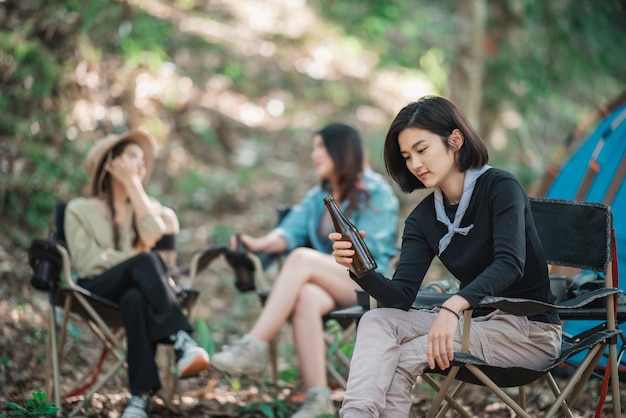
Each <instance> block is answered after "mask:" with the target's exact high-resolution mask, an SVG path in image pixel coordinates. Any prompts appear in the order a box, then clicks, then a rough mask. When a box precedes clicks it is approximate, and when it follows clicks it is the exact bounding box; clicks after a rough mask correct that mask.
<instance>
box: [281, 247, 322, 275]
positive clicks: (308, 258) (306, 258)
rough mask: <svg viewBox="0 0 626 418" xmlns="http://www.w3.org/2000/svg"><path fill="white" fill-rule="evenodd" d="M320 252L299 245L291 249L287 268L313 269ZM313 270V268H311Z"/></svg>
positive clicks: (285, 267) (286, 264)
mask: <svg viewBox="0 0 626 418" xmlns="http://www.w3.org/2000/svg"><path fill="white" fill-rule="evenodd" d="M319 256H320V252H319V251H317V250H314V249H312V248H306V247H299V248H296V249H295V250H293V251H291V252H290V253H289V255H288V256H287V258H286V259H285V264H284V265H283V270H285V269H298V270H299V271H301V270H302V269H305V270H306V269H311V268H313V267H314V266H315V260H317V259H319ZM311 271H312V270H311Z"/></svg>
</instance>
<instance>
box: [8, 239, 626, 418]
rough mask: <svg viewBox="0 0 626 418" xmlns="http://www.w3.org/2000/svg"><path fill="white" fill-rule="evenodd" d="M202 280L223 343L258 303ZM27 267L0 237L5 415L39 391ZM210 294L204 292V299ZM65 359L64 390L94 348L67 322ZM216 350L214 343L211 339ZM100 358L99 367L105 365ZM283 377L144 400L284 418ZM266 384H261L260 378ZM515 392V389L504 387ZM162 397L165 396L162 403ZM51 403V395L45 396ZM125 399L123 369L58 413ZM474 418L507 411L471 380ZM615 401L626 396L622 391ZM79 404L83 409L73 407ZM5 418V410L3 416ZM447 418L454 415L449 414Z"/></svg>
mask: <svg viewBox="0 0 626 418" xmlns="http://www.w3.org/2000/svg"><path fill="white" fill-rule="evenodd" d="M211 274H212V275H213V276H214V277H211V278H205V279H203V280H204V282H203V283H204V285H201V286H200V287H201V289H200V290H201V295H204V296H201V298H200V301H199V303H198V305H197V307H196V309H195V310H194V316H195V317H200V318H205V320H206V321H207V322H208V323H209V324H210V325H211V326H210V327H209V328H211V332H212V334H211V335H212V337H213V338H214V340H215V341H219V342H221V341H230V340H232V339H234V338H236V337H237V336H238V335H241V333H242V332H243V331H244V330H245V329H247V328H248V327H249V326H250V324H251V321H252V320H253V319H254V318H255V316H256V314H257V313H258V309H259V307H258V300H256V299H255V296H254V295H238V294H237V293H233V292H234V291H233V290H232V287H233V286H232V283H230V282H231V280H232V278H231V277H229V276H228V274H225V273H223V272H221V271H220V268H219V266H218V267H217V269H216V270H215V271H213V272H211ZM29 279H30V271H29V269H28V268H27V261H26V256H25V252H24V251H14V252H12V251H9V250H8V249H7V246H6V245H4V246H3V245H2V241H1V240H0V297H1V298H0V330H1V331H0V414H2V413H4V414H7V415H9V414H10V411H11V410H10V408H8V406H7V402H15V403H17V404H19V405H23V406H26V405H27V404H26V401H27V400H28V399H31V394H32V392H34V391H46V384H45V381H46V377H45V376H46V344H47V331H46V326H45V324H46V321H47V299H46V294H45V293H42V292H39V291H36V290H34V289H33V288H32V287H31V286H30V283H29ZM206 295H211V297H209V296H206ZM289 332H290V331H289V329H288V327H285V329H284V330H283V331H282V332H281V337H280V341H281V344H282V346H281V347H283V348H281V362H280V367H281V369H282V370H287V371H289V370H297V365H295V364H294V360H293V353H292V352H290V334H289ZM69 333H70V335H69V341H70V342H71V343H72V344H69V345H68V347H69V348H68V350H67V352H66V356H65V358H66V362H65V364H64V367H63V369H62V373H63V384H62V386H63V390H65V391H67V390H68V389H70V388H71V384H70V383H68V382H72V384H74V383H75V382H79V381H81V379H84V378H85V376H88V370H89V369H90V366H92V365H93V364H94V362H95V359H96V358H97V356H98V354H99V353H100V350H101V346H100V344H99V342H98V341H97V340H96V339H95V338H92V336H91V335H90V334H89V332H88V330H87V329H86V327H84V326H83V325H82V324H81V323H80V322H72V323H71V327H70V331H69ZM217 345H218V347H217V349H219V348H220V346H221V343H219V344H217ZM160 350H161V351H160V353H159V356H158V358H159V361H160V362H161V363H162V367H161V369H162V370H164V372H163V373H164V374H163V380H164V382H166V383H168V382H170V381H171V380H170V379H168V378H167V370H168V368H167V364H168V360H167V358H168V352H167V349H166V348H163V349H160ZM106 364H108V363H105V369H106V367H107V366H106ZM295 376H296V377H295V378H292V379H291V380H288V381H287V382H284V381H279V382H278V383H275V384H273V383H271V381H270V380H265V381H264V380H263V379H260V378H250V379H241V380H239V379H230V378H228V377H227V376H224V375H221V374H220V373H218V372H217V371H214V370H208V371H205V372H203V373H202V374H201V375H200V376H198V377H196V378H193V379H188V380H185V381H181V382H178V388H177V390H176V391H172V392H174V393H175V394H174V395H172V396H162V397H159V396H157V397H155V401H154V402H153V403H152V405H151V409H150V416H151V417H152V418H165V417H178V416H181V417H214V418H221V417H288V416H290V415H291V413H292V411H294V410H295V409H297V408H298V406H299V404H300V403H301V402H302V401H304V396H303V394H302V391H301V388H300V387H299V381H298V378H297V374H296V375H295ZM264 382H265V383H264ZM600 383H601V381H600V380H599V379H592V380H591V382H590V383H589V384H588V385H587V387H586V389H585V391H584V392H583V393H582V394H581V396H580V399H579V400H578V402H577V404H576V405H577V415H576V417H581V418H582V417H584V418H586V417H593V416H594V411H595V407H596V403H597V398H598V396H597V395H598V392H599V387H600ZM433 394H434V391H433V390H432V389H430V388H429V387H427V385H426V384H425V383H420V382H418V384H416V386H415V388H414V390H413V399H414V405H413V408H412V411H411V416H412V417H422V416H425V414H426V411H427V409H428V407H429V405H430V399H432V398H431V397H432V395H433ZM549 394H550V391H549V389H548V387H547V386H546V385H545V384H543V383H535V384H533V385H530V387H529V390H528V393H527V404H528V407H527V409H528V412H529V413H530V414H531V415H532V416H533V417H535V416H537V417H538V416H541V415H542V411H544V410H545V409H546V408H548V407H549V406H550V405H551V402H552V398H551V396H550V395H549ZM511 395H512V396H513V397H516V396H517V395H516V392H511ZM164 398H169V399H170V402H169V404H170V405H168V404H167V403H166V402H164ZM342 398H343V390H342V389H341V388H340V387H338V386H335V387H334V392H333V399H334V400H335V405H336V406H337V408H339V407H340V406H341V401H342ZM48 400H52V399H48ZM127 400H128V392H127V390H126V380H125V373H124V372H123V371H120V373H118V374H117V375H115V376H114V377H113V378H112V380H111V381H110V382H108V383H107V384H106V385H105V386H104V387H103V388H102V389H101V390H100V391H98V393H96V394H95V395H94V396H93V397H92V398H91V399H90V400H89V401H87V402H85V403H84V405H83V398H82V397H81V396H76V397H73V398H67V399H65V400H63V402H62V405H61V406H62V408H63V410H64V411H65V412H68V411H70V410H72V409H73V408H74V407H76V406H77V405H79V413H78V415H77V416H79V417H108V418H117V417H119V416H120V414H121V411H122V410H123V408H124V405H125V403H126V402H127ZM461 402H462V403H463V404H464V405H466V406H468V407H469V408H470V409H471V411H472V414H473V415H474V416H475V417H494V418H495V417H511V416H514V415H513V413H512V411H511V410H510V409H509V408H507V407H506V406H505V405H504V404H503V403H502V402H501V401H499V400H498V399H497V398H496V397H495V396H493V395H490V394H489V391H488V390H486V389H485V388H483V387H479V386H474V385H470V386H469V387H468V389H467V390H466V391H465V392H464V393H463V395H462V396H461ZM621 402H622V404H623V405H624V404H626V396H625V395H622V399H621ZM80 405H82V406H80ZM610 405H611V403H610V394H609V396H608V398H607V401H606V404H605V409H604V411H603V413H602V416H603V417H609V418H610V417H613V414H612V413H611V412H610V411H609V410H610ZM9 416H10V415H9ZM447 416H457V415H456V413H451V412H450V413H448V415H447Z"/></svg>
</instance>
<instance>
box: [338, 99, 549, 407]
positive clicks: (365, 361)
mask: <svg viewBox="0 0 626 418" xmlns="http://www.w3.org/2000/svg"><path fill="white" fill-rule="evenodd" d="M384 156H385V164H386V167H387V171H388V173H389V175H390V176H391V177H392V178H393V179H394V180H395V181H396V182H397V183H398V185H399V186H400V188H401V189H402V190H403V191H404V192H407V193H409V192H412V191H413V190H415V189H423V188H430V189H433V192H432V193H431V194H430V195H428V196H427V197H426V198H424V199H423V200H422V201H421V202H420V203H419V204H418V205H417V206H416V207H415V209H414V210H413V211H412V213H411V214H410V215H409V216H408V217H407V219H406V221H405V227H404V233H403V237H402V249H401V255H400V260H399V262H398V265H397V269H396V271H395V273H394V275H393V280H388V279H387V278H386V277H384V276H383V275H382V274H380V273H377V272H369V273H366V274H364V275H363V276H361V277H357V276H355V275H354V273H353V272H351V273H350V274H351V276H352V278H353V279H354V280H355V281H356V282H357V283H358V284H359V285H360V286H361V287H362V288H363V289H364V290H365V291H367V292H368V293H369V294H370V295H372V296H373V297H374V298H376V299H377V300H378V302H379V303H380V304H382V305H383V306H385V308H380V309H374V310H372V311H369V312H368V313H366V314H365V315H364V316H363V317H362V319H361V321H360V323H359V329H358V333H357V341H356V346H355V350H354V354H353V358H352V363H351V366H350V376H349V379H348V387H347V391H346V394H345V396H344V401H343V405H342V408H341V410H340V415H341V417H344V418H354V417H379V416H380V417H398V416H408V414H409V410H410V407H411V397H410V391H411V388H412V387H413V384H414V383H415V379H416V378H417V376H419V375H420V374H422V373H423V371H424V369H426V368H427V367H429V368H434V367H435V366H438V367H440V368H442V369H446V368H448V367H450V361H451V360H452V359H453V355H454V350H459V349H460V345H461V329H462V327H461V326H459V324H460V323H461V322H462V319H461V318H462V315H461V312H462V311H464V310H465V309H468V308H472V307H474V306H475V305H476V304H477V303H478V302H479V301H480V300H481V299H482V298H483V297H484V296H490V295H495V296H509V297H521V298H529V299H535V300H541V301H545V302H553V301H554V296H553V295H552V293H551V291H550V281H549V278H548V269H547V263H546V260H545V257H544V254H543V249H542V247H541V242H540V241H539V237H538V235H537V231H536V229H535V225H534V222H533V219H532V215H531V211H530V205H529V202H528V197H527V195H526V192H525V191H524V188H523V187H522V185H521V184H520V183H519V182H518V180H517V179H516V178H515V177H514V176H512V175H511V174H509V173H507V172H506V171H503V170H499V169H496V168H492V167H490V166H488V165H487V162H488V153H487V149H486V147H485V145H484V143H483V141H482V139H481V138H480V137H479V135H478V134H477V133H476V132H475V131H474V129H473V128H472V127H471V126H470V124H469V123H468V121H467V120H466V118H465V117H464V116H463V114H462V113H461V112H460V110H459V109H458V108H457V106H456V105H454V104H453V103H452V102H450V101H449V100H447V99H444V98H442V97H435V96H427V97H423V98H421V99H420V100H418V101H417V102H414V103H410V104H408V105H407V106H406V107H404V108H403V109H402V110H401V111H400V112H399V113H398V115H397V116H396V117H395V119H394V121H393V122H392V124H391V127H390V128H389V132H388V133H387V137H386V140H385V146H384ZM364 232H365V233H367V231H364ZM329 237H330V239H331V240H333V241H335V242H334V244H333V249H334V252H333V255H334V257H335V260H336V261H337V262H338V263H339V264H341V265H344V266H346V267H348V268H350V265H351V262H352V259H351V256H352V255H353V254H354V253H353V250H352V249H351V248H350V247H351V244H350V243H349V242H347V241H342V240H341V235H340V234H336V233H332V234H330V236H329ZM435 257H438V258H439V259H440V260H441V262H442V263H443V265H444V266H445V267H446V268H447V269H448V270H449V271H450V273H451V274H453V275H454V276H455V277H456V278H457V279H458V280H459V281H460V282H461V288H460V290H459V291H458V292H457V293H456V294H454V295H453V296H451V297H450V298H449V299H448V300H446V302H445V303H444V304H443V305H442V307H441V308H436V309H432V310H416V309H410V308H411V304H412V302H413V301H414V300H415V297H416V294H417V291H418V290H419V288H420V286H421V284H422V281H423V279H424V276H425V274H426V271H427V270H428V268H429V266H430V264H431V262H432V260H433V259H434V258H435ZM474 317H475V318H474V320H473V321H472V329H471V334H470V335H471V338H470V345H469V352H470V353H471V354H472V355H474V356H476V357H479V358H483V359H485V360H487V361H488V362H489V363H490V364H495V365H498V364H500V365H503V366H506V365H511V364H517V365H522V366H527V367H535V368H540V367H543V366H544V365H546V364H548V363H550V362H551V361H552V360H553V359H554V358H555V357H556V356H558V353H559V349H560V343H561V326H560V322H559V318H558V316H557V315H556V314H555V313H549V314H541V315H536V316H533V317H523V316H522V317H519V316H514V315H508V314H505V313H503V312H501V311H498V310H495V311H490V310H486V311H478V310H476V311H475V312H474Z"/></svg>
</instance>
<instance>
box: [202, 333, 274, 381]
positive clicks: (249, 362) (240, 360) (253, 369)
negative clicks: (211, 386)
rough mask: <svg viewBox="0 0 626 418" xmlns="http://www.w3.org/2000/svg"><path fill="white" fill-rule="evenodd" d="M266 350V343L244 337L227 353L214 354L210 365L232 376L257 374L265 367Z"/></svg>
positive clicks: (247, 336)
mask: <svg viewBox="0 0 626 418" xmlns="http://www.w3.org/2000/svg"><path fill="white" fill-rule="evenodd" d="M268 350H269V349H268V345H267V343H265V342H263V341H259V340H257V339H255V338H252V337H250V336H249V335H246V336H244V337H243V338H242V339H241V340H239V341H237V342H236V343H235V344H233V345H232V346H231V347H230V348H229V349H228V351H222V352H220V353H217V354H215V355H214V356H213V359H212V364H213V367H215V368H216V369H218V370H220V371H222V372H226V373H230V374H232V375H242V374H243V375H250V374H259V373H261V372H262V371H263V370H265V368H266V367H267V356H268Z"/></svg>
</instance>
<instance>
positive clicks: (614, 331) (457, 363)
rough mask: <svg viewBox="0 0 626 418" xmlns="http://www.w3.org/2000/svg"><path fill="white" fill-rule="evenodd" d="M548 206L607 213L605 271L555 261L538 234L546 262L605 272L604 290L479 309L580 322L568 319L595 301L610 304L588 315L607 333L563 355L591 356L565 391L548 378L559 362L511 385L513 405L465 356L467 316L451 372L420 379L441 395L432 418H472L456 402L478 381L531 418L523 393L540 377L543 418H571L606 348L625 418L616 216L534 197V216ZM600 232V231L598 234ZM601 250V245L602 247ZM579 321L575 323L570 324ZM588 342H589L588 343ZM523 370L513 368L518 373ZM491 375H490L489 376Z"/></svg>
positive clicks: (600, 207)
mask: <svg viewBox="0 0 626 418" xmlns="http://www.w3.org/2000/svg"><path fill="white" fill-rule="evenodd" d="M544 203H547V204H551V205H567V206H574V207H579V208H581V207H584V208H587V209H590V210H594V211H602V212H603V213H604V219H605V225H604V227H605V228H606V229H605V233H606V237H607V239H606V240H605V242H604V243H603V244H604V245H605V246H606V247H605V257H604V260H603V266H602V267H600V266H597V265H590V264H587V263H578V262H575V261H572V260H568V259H566V258H564V259H559V258H551V255H552V253H553V249H552V248H549V246H550V245H552V244H551V241H550V240H549V237H547V239H546V237H545V234H543V235H542V232H543V231H542V229H541V227H540V226H539V225H538V232H539V234H540V236H541V238H542V243H543V244H544V250H545V252H546V257H547V259H548V263H549V264H551V265H565V266H570V267H577V268H583V269H590V270H594V271H598V272H603V273H605V284H604V288H603V289H598V290H596V291H593V292H589V293H587V294H584V295H582V296H579V297H577V298H575V299H572V300H569V301H565V302H562V303H555V304H546V303H539V302H535V301H528V300H523V299H513V298H499V297H486V298H484V299H483V300H482V301H481V303H480V304H479V306H481V307H482V306H486V307H492V308H497V309H501V310H503V311H505V312H509V313H512V314H516V315H532V314H535V313H538V312H542V311H546V310H550V309H555V310H557V311H558V312H559V314H560V315H561V318H562V319H567V318H568V317H569V318H576V317H575V316H570V315H568V313H569V312H573V311H575V310H576V309H581V308H585V307H586V306H588V305H589V304H590V303H592V302H593V301H596V300H600V299H603V300H604V301H605V303H606V307H605V308H603V309H601V311H602V314H601V315H600V316H598V315H599V314H598V312H597V311H595V313H592V312H594V311H591V310H588V309H587V308H585V309H587V312H588V313H589V315H596V318H594V319H602V320H604V321H605V326H604V327H602V328H603V329H599V330H595V332H594V333H593V334H591V335H589V336H587V337H586V338H583V339H581V340H580V341H577V345H578V347H577V348H576V349H575V350H574V351H572V352H568V353H566V354H565V355H563V354H562V359H561V360H560V362H559V363H558V364H560V363H561V362H564V361H565V360H566V359H567V358H569V357H570V356H571V355H573V354H575V353H578V352H582V351H584V350H585V349H588V351H587V354H586V355H585V357H584V359H583V361H582V362H581V363H580V365H579V367H578V368H577V370H576V372H575V373H574V374H573V375H572V376H570V377H569V379H568V381H567V383H566V384H565V386H564V387H563V388H559V386H558V385H557V383H556V380H555V379H554V377H553V376H552V374H551V373H550V371H551V370H553V369H554V368H556V367H557V366H558V364H557V363H554V364H553V365H551V366H550V367H549V368H547V369H546V370H543V371H537V372H538V373H537V375H538V376H534V377H532V378H530V379H528V380H529V381H528V382H525V383H522V384H521V385H513V386H514V387H515V386H519V388H520V401H519V403H518V402H515V401H514V400H513V399H512V398H511V397H510V396H509V395H507V394H506V393H505V392H504V391H503V390H502V389H501V387H500V385H498V384H496V383H495V382H494V380H493V379H492V377H491V376H490V375H489V371H491V370H492V369H490V366H489V365H487V364H485V363H484V362H483V361H481V360H479V359H476V358H474V357H473V356H470V355H468V354H467V347H468V344H469V338H470V323H471V317H472V311H471V310H466V311H465V312H464V320H463V342H462V347H461V351H460V352H459V353H455V355H454V356H455V360H454V361H453V364H452V367H451V368H450V369H449V370H447V371H445V372H443V371H438V370H435V371H427V372H425V373H424V374H423V375H422V378H423V380H424V381H425V382H426V383H428V384H429V385H430V386H431V387H432V388H433V389H435V390H436V391H437V396H436V397H435V399H434V400H433V403H432V405H431V409H430V411H429V413H428V415H427V416H428V417H429V418H431V417H435V416H437V417H442V416H443V415H444V414H445V413H446V412H447V410H448V409H449V407H452V408H453V409H455V410H456V411H457V412H458V413H459V414H461V415H462V416H464V417H471V415H470V414H469V413H468V412H467V411H465V409H464V408H463V407H462V405H460V404H459V403H458V402H457V401H456V399H455V397H456V395H458V393H460V391H461V390H462V389H463V387H464V386H465V385H466V383H467V381H472V380H473V379H476V380H477V382H472V383H478V384H481V385H484V386H486V387H488V388H490V389H491V390H492V392H493V393H494V394H496V395H497V396H498V397H499V398H500V399H501V400H502V401H503V402H505V403H506V404H507V405H508V406H509V407H510V408H511V409H513V410H514V411H515V413H516V414H517V415H518V416H520V417H530V415H529V414H528V413H527V412H526V411H525V409H526V408H525V407H526V405H525V402H526V399H525V394H524V391H523V385H525V384H528V383H531V382H532V381H535V380H537V379H538V378H539V375H540V376H541V377H543V378H545V379H546V381H547V383H548V386H549V387H550V389H551V390H552V392H553V394H554V396H555V401H554V403H553V404H552V406H551V408H549V410H548V411H547V412H546V413H545V415H544V417H552V416H555V415H556V414H557V413H559V412H560V413H562V414H563V415H565V416H568V417H571V416H573V412H572V409H571V408H572V407H573V405H574V404H575V402H576V400H577V398H578V396H579V395H580V393H581V392H582V390H583V388H584V385H585V384H586V383H587V382H588V380H589V378H590V377H591V375H592V373H593V371H594V368H595V367H596V366H597V364H598V362H599V360H600V359H601V358H602V356H603V353H604V352H605V350H606V348H607V347H608V349H609V354H608V362H609V364H608V366H607V372H609V373H610V382H611V389H612V397H613V405H612V407H613V412H614V416H615V417H618V416H621V405H620V390H619V375H618V358H617V350H616V342H617V338H618V336H620V335H621V330H620V329H619V328H617V327H616V302H617V296H618V294H619V293H621V290H620V289H617V277H614V274H613V271H614V267H615V266H614V264H615V253H616V250H615V235H614V229H613V223H612V213H611V209H610V207H609V206H607V205H604V204H601V203H591V202H574V201H566V200H559V199H546V198H531V205H533V214H534V215H535V216H537V214H536V208H537V207H540V206H541V205H543V204H544ZM552 222H558V219H552ZM598 232H600V231H598ZM601 245H602V244H601ZM572 320H575V319H572ZM587 341H588V343H585V342H587ZM564 347H565V348H562V353H563V351H565V349H567V348H569V345H567V344H564ZM463 369H465V370H466V371H468V372H469V373H470V374H471V377H468V376H465V377H463V378H460V374H459V373H460V372H461V371H462V370H463ZM519 369H520V368H511V370H512V371H513V372H514V373H520V370H519ZM485 370H487V371H485ZM429 373H444V374H447V376H446V378H445V379H444V381H443V383H442V384H441V385H438V384H437V382H435V380H434V379H433V378H432V377H431V376H429ZM455 379H460V380H461V381H460V382H459V383H458V385H457V386H456V387H455V388H454V389H453V390H452V392H451V393H450V388H451V386H452V383H453V381H454V380H455ZM603 401H604V399H603V397H601V399H600V400H599V407H601V405H602V403H603Z"/></svg>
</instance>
